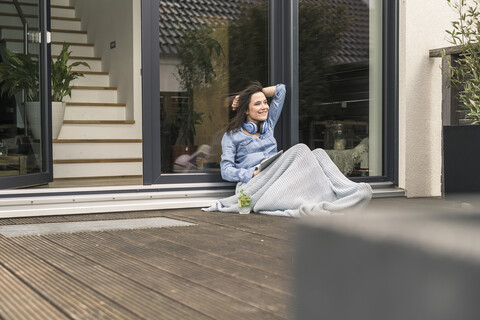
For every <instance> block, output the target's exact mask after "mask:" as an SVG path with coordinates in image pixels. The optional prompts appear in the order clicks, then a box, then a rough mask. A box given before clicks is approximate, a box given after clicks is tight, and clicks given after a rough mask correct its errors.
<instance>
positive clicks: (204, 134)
mask: <svg viewBox="0 0 480 320" xmlns="http://www.w3.org/2000/svg"><path fill="white" fill-rule="evenodd" d="M159 25H160V107H161V130H162V131H161V139H162V141H161V142H162V143H161V146H162V152H161V170H162V174H170V173H174V174H179V173H183V174H185V173H193V174H198V173H219V172H220V167H219V162H220V156H221V154H222V150H221V146H220V142H221V139H222V136H223V134H224V133H225V130H226V127H227V124H228V122H229V120H230V118H231V117H232V111H231V109H230V108H229V105H228V102H227V100H228V97H229V96H230V95H232V94H233V93H235V92H238V91H240V90H242V89H243V88H244V87H246V86H247V85H248V84H250V82H251V81H255V80H258V81H260V83H262V84H263V85H264V86H267V85H268V84H269V83H268V67H269V65H268V1H267V0H257V1H205V0H200V1H197V2H196V3H194V2H192V1H188V0H181V1H172V0H170V1H160V21H159ZM193 181H194V179H193V180H192V182H193Z"/></svg>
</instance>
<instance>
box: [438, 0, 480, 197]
mask: <svg viewBox="0 0 480 320" xmlns="http://www.w3.org/2000/svg"><path fill="white" fill-rule="evenodd" d="M447 2H448V4H449V5H450V7H452V8H453V9H454V10H455V12H456V13H457V17H458V18H457V20H455V21H453V22H452V29H451V30H446V32H447V34H448V41H449V42H450V43H451V44H453V45H454V46H456V47H457V49H458V51H459V54H458V58H457V59H456V60H455V61H454V62H450V63H449V66H448V67H449V68H448V70H445V72H448V77H449V79H450V82H451V86H453V87H455V88H456V89H457V90H458V95H457V99H458V101H459V105H460V107H461V109H460V110H458V111H459V112H462V113H464V114H465V119H466V121H468V122H469V123H468V124H466V123H465V121H464V122H463V123H461V124H460V125H444V126H443V162H444V165H443V167H444V176H443V178H444V185H443V187H444V192H445V194H446V195H449V194H453V193H472V192H480V172H479V171H478V170H477V169H476V167H477V164H478V159H480V148H478V144H479V142H480V126H479V125H478V124H479V123H480V43H479V39H480V0H472V1H469V2H468V4H467V1H466V0H447ZM445 55H446V53H445V51H444V52H443V53H442V56H443V57H444V56H445Z"/></svg>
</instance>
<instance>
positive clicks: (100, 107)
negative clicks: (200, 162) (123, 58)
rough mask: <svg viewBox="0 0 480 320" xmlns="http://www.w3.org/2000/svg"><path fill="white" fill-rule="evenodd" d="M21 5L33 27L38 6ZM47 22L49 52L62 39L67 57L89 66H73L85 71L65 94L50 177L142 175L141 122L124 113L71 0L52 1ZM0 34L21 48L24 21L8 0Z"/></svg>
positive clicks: (0, 5)
mask: <svg viewBox="0 0 480 320" xmlns="http://www.w3.org/2000/svg"><path fill="white" fill-rule="evenodd" d="M20 5H21V7H22V10H23V12H24V14H25V16H26V18H27V20H29V21H30V28H32V27H33V28H34V27H35V25H36V24H37V25H38V22H37V18H36V14H37V13H36V9H37V8H36V7H35V6H33V5H31V4H29V3H22V2H20ZM51 28H52V45H51V51H52V57H53V58H54V59H55V58H56V56H57V55H58V54H59V53H60V51H61V48H62V45H63V42H66V43H68V44H70V51H72V55H71V57H70V62H75V61H85V62H87V63H88V64H89V65H90V68H91V69H88V68H86V67H83V66H79V67H78V68H77V70H78V71H82V72H83V73H84V75H85V77H84V78H80V79H77V80H75V82H74V83H73V85H74V89H73V90H72V97H71V98H69V97H66V98H65V101H66V110H65V120H64V123H63V127H62V129H61V131H60V134H59V136H58V138H57V139H55V140H53V174H54V178H55V179H58V178H82V177H110V176H117V177H118V176H140V175H142V140H141V130H138V126H139V125H141V124H140V123H136V121H135V120H134V119H127V112H126V109H127V105H126V104H125V103H122V102H121V101H118V99H117V96H118V91H117V88H116V87H113V86H110V76H109V73H108V70H102V58H101V57H96V56H95V55H94V48H95V44H93V43H89V42H88V34H87V32H86V31H83V29H82V22H81V19H80V18H77V17H76V13H75V8H74V7H72V6H70V4H69V0H52V1H51ZM0 36H1V38H2V39H4V40H5V41H6V44H7V48H8V49H10V50H12V51H16V52H22V48H23V44H22V39H23V27H22V24H21V21H20V19H19V18H18V16H17V12H16V9H15V6H14V5H13V2H12V1H3V0H0ZM32 47H33V46H32ZM32 50H34V48H32ZM30 53H31V54H35V52H30ZM135 107H136V108H140V107H141V106H135ZM137 132H140V134H138V133H137Z"/></svg>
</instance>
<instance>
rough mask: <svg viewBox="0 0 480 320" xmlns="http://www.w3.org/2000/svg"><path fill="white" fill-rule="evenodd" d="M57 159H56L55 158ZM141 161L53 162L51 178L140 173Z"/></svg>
mask: <svg viewBox="0 0 480 320" xmlns="http://www.w3.org/2000/svg"><path fill="white" fill-rule="evenodd" d="M57 161H58V160H57ZM142 173H143V167H142V162H141V161H135V162H98V163H68V164H59V163H54V164H53V178H54V179H58V178H80V177H111V176H138V175H142Z"/></svg>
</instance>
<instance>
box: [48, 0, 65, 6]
mask: <svg viewBox="0 0 480 320" xmlns="http://www.w3.org/2000/svg"><path fill="white" fill-rule="evenodd" d="M50 5H57V6H70V0H50Z"/></svg>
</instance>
